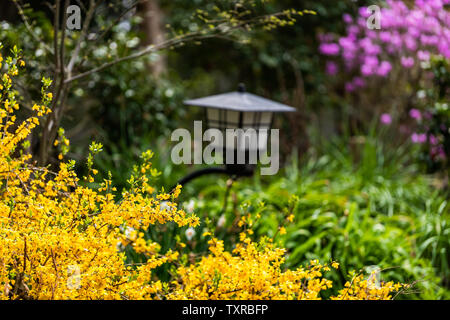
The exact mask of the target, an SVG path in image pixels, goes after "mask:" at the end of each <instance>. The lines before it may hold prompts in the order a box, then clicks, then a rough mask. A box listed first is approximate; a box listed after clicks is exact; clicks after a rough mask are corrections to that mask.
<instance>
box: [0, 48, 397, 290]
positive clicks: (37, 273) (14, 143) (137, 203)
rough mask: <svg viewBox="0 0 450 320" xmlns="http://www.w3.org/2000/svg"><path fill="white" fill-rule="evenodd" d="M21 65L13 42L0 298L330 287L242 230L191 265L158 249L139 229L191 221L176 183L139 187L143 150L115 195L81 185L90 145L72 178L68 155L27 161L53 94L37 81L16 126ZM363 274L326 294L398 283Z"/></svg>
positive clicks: (146, 167)
mask: <svg viewBox="0 0 450 320" xmlns="http://www.w3.org/2000/svg"><path fill="white" fill-rule="evenodd" d="M1 61H2V58H1V56H0V63H1ZM24 65H25V63H24V62H23V60H22V58H21V55H20V50H18V49H17V48H14V50H13V51H12V56H11V57H8V58H7V59H6V67H7V68H6V72H5V73H3V74H2V76H1V81H2V84H1V86H0V90H1V91H0V92H1V95H0V105H1V109H0V117H1V123H0V130H1V132H2V136H1V138H0V148H1V153H0V187H1V193H0V285H1V286H0V288H1V289H0V298H2V299H151V298H156V299H167V298H169V299H171V298H173V299H175V298H176V299H179V298H181V299H184V298H188V299H191V298H195V299H199V298H211V299H214V298H218V299H228V298H241V299H249V298H252V299H280V298H286V299H287V298H289V299H290V298H298V299H302V298H305V299H316V298H319V297H320V292H321V291H322V290H325V289H327V288H329V287H331V281H330V280H327V279H325V278H323V276H322V272H323V271H326V270H329V269H330V268H329V266H327V265H319V264H318V262H317V261H313V262H312V263H311V266H310V268H308V270H304V269H302V268H299V269H296V270H292V271H291V270H286V271H283V270H282V263H283V261H284V252H285V250H284V249H280V248H276V247H275V246H273V244H271V242H270V241H268V240H267V239H263V240H261V241H260V242H258V243H255V242H252V241H251V240H250V239H249V238H247V236H246V234H245V233H243V234H241V238H240V242H239V243H238V244H237V246H236V249H235V250H234V251H233V252H232V253H230V252H226V251H224V249H223V245H222V242H221V241H219V240H216V239H212V240H211V241H210V242H209V243H210V249H209V250H210V252H211V254H209V255H207V256H205V257H203V258H202V259H201V260H200V261H199V262H195V261H194V262H190V261H185V259H180V260H179V259H178V258H179V253H178V252H177V251H173V250H168V251H166V252H164V253H161V252H160V245H159V244H158V243H155V242H151V241H146V240H145V239H144V233H143V232H141V230H146V229H148V228H149V227H150V228H151V227H152V226H153V225H156V224H166V223H169V222H173V223H175V224H177V225H178V226H186V225H189V226H191V227H195V226H196V225H198V224H199V219H198V217H196V216H195V215H188V214H186V213H185V211H183V210H180V209H178V208H177V205H176V203H175V200H176V198H177V197H178V195H179V194H180V189H181V187H180V186H178V187H176V188H175V189H174V190H172V191H171V192H170V193H165V192H161V193H158V194H155V189H154V188H152V187H151V186H150V185H149V176H151V175H155V174H156V172H155V170H154V169H152V168H151V163H150V159H151V157H152V153H151V152H150V151H147V152H144V153H143V154H142V164H140V165H139V166H135V167H134V170H133V174H132V176H131V178H130V179H129V181H128V182H129V185H130V186H129V188H128V189H124V190H122V192H121V194H120V199H117V196H116V195H115V193H114V192H116V191H117V190H115V188H114V186H112V184H111V180H110V179H109V180H108V179H105V180H104V181H103V182H102V183H100V184H99V186H98V187H96V188H90V187H88V186H83V185H82V184H85V185H88V183H90V182H92V181H94V176H95V175H96V174H97V172H96V170H95V169H93V168H92V163H93V161H92V157H93V154H95V153H97V152H99V151H100V150H101V148H102V146H101V145H100V144H92V145H91V148H90V152H91V154H90V156H89V157H88V175H87V176H86V177H84V178H83V179H82V180H81V179H79V178H78V177H77V175H76V174H75V172H74V171H73V168H74V161H67V162H64V161H62V162H61V163H60V164H59V168H58V169H57V170H56V171H52V170H51V169H49V168H48V167H36V166H35V165H33V163H32V161H31V156H30V155H29V154H27V153H26V152H25V149H26V147H27V143H26V140H25V139H26V138H27V136H28V135H29V134H30V132H31V130H32V129H33V128H34V127H36V126H37V125H38V124H39V117H41V116H43V115H45V114H47V113H49V112H51V110H50V109H49V108H48V107H47V105H48V103H49V102H50V101H51V99H52V98H53V97H52V96H51V94H49V93H47V89H48V87H49V86H50V85H51V81H50V80H48V79H45V78H44V79H43V87H42V91H41V93H42V100H41V101H40V103H39V104H35V105H34V107H33V110H34V112H35V115H33V116H31V117H29V118H28V119H26V120H25V121H24V122H22V123H20V124H18V123H17V119H16V117H15V116H14V110H16V109H18V108H19V105H18V97H17V96H16V95H17V92H16V91H15V90H14V89H13V79H14V77H16V76H17V75H18V72H19V69H20V67H23V66H24ZM0 68H1V66H0ZM62 140H63V141H66V140H65V139H62ZM24 141H25V142H24ZM83 180H84V181H83ZM247 233H252V231H251V230H247ZM205 236H206V235H205ZM121 246H129V247H132V248H133V250H134V251H135V252H136V253H139V254H143V255H145V257H146V260H145V262H143V263H128V261H127V258H126V255H125V253H124V252H123V250H120V247H121ZM180 246H181V247H183V244H181V243H180ZM178 260H179V261H178ZM168 262H174V263H177V264H180V265H179V268H178V269H177V271H176V275H175V278H174V279H172V281H170V282H162V281H161V280H160V279H158V278H157V277H155V273H154V270H155V269H156V268H157V267H159V266H161V265H162V264H165V263H168ZM332 265H334V266H335V267H337V265H336V263H334V262H333V263H332ZM244 270H246V271H247V273H245V272H244ZM373 279H375V278H374V277H372V278H369V279H368V280H363V279H362V276H360V275H357V276H354V277H353V279H352V281H351V283H348V284H347V285H346V288H344V289H343V291H342V292H341V293H340V294H339V295H338V296H337V297H335V298H337V299H347V298H354V299H389V298H391V297H392V296H391V295H390V294H391V293H392V292H393V291H398V290H399V289H400V288H401V287H402V286H401V285H400V284H394V283H392V282H388V283H375V282H376V281H374V280H373ZM176 280H178V281H176ZM255 282H256V283H255ZM255 284H256V285H255ZM230 291H232V292H233V293H231V292H230Z"/></svg>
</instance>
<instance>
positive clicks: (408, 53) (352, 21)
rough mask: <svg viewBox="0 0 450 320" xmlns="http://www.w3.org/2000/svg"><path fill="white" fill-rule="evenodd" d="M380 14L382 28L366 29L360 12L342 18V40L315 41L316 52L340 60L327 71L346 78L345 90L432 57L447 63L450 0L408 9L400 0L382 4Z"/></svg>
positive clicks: (365, 13) (419, 1)
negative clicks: (448, 7)
mask: <svg viewBox="0 0 450 320" xmlns="http://www.w3.org/2000/svg"><path fill="white" fill-rule="evenodd" d="M386 3H387V7H385V8H382V9H381V29H379V30H376V29H374V30H370V29H369V28H368V27H367V19H368V18H369V16H370V15H371V12H370V11H369V10H368V8H367V7H361V8H360V9H359V12H358V16H357V17H356V18H353V17H352V16H350V15H349V14H345V15H344V17H343V19H344V21H345V22H346V23H347V25H348V26H347V30H346V35H345V36H342V37H340V38H338V39H337V40H335V37H334V36H333V35H330V34H326V35H322V36H321V37H320V41H321V44H320V47H319V51H320V52H321V53H322V54H324V55H326V56H329V57H330V58H331V57H339V58H341V61H342V64H341V66H339V64H338V63H337V62H336V60H329V61H328V62H327V65H326V72H327V73H328V74H331V75H334V74H337V73H338V72H339V71H341V72H344V73H346V74H350V75H351V79H350V80H349V81H347V82H346V85H345V89H346V90H347V91H354V90H356V89H358V88H361V87H364V86H365V85H366V80H367V79H368V78H370V77H381V78H385V77H387V76H388V75H389V74H390V73H391V71H392V70H393V68H394V67H395V66H398V67H399V68H404V69H410V68H413V67H414V66H418V64H419V63H420V62H421V61H427V60H429V59H430V56H431V55H442V56H443V57H445V58H447V59H450V12H449V11H448V10H446V8H445V6H446V5H448V4H450V0H416V1H415V3H414V6H413V7H412V8H409V7H408V6H407V5H406V4H405V3H404V2H403V1H400V0H386Z"/></svg>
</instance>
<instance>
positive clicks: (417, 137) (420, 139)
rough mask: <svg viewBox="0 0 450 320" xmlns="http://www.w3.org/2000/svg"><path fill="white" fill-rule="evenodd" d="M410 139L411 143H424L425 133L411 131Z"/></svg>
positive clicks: (425, 139)
mask: <svg viewBox="0 0 450 320" xmlns="http://www.w3.org/2000/svg"><path fill="white" fill-rule="evenodd" d="M411 141H412V142H413V143H425V142H426V141H427V135H426V134H425V133H415V132H414V133H413V134H412V135H411Z"/></svg>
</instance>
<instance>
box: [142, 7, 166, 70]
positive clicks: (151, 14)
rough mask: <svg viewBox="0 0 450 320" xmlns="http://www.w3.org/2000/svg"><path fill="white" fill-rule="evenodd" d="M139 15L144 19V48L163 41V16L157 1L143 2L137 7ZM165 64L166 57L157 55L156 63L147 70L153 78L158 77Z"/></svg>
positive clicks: (164, 68) (160, 54)
mask: <svg viewBox="0 0 450 320" xmlns="http://www.w3.org/2000/svg"><path fill="white" fill-rule="evenodd" d="M139 11H140V15H141V16H142V18H143V19H144V21H143V23H142V30H143V32H144V34H145V38H144V43H143V45H144V46H148V45H150V44H158V43H161V42H163V41H164V40H165V34H164V29H163V21H164V14H163V12H162V11H161V8H160V6H159V0H148V1H144V2H143V3H142V4H141V5H140V6H139ZM166 68H167V62H166V56H165V55H163V54H162V53H159V58H158V60H157V61H154V62H152V63H151V64H150V65H149V69H150V71H151V72H152V74H153V75H154V76H155V77H159V76H160V75H161V74H162V73H164V72H165V71H166Z"/></svg>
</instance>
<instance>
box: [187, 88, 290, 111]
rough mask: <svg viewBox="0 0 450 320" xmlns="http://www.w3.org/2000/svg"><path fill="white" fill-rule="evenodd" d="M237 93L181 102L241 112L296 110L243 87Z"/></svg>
mask: <svg viewBox="0 0 450 320" xmlns="http://www.w3.org/2000/svg"><path fill="white" fill-rule="evenodd" d="M238 90H239V91H233V92H228V93H222V94H216V95H212V96H208V97H203V98H198V99H190V100H185V101H183V103H184V104H186V105H190V106H198V107H208V108H216V109H226V110H232V111H241V112H295V111H296V109H295V108H292V107H290V106H287V105H285V104H282V103H279V102H276V101H272V100H269V99H266V98H263V97H260V96H257V95H254V94H251V93H248V92H245V89H244V86H243V85H240V86H239V89H238Z"/></svg>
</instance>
